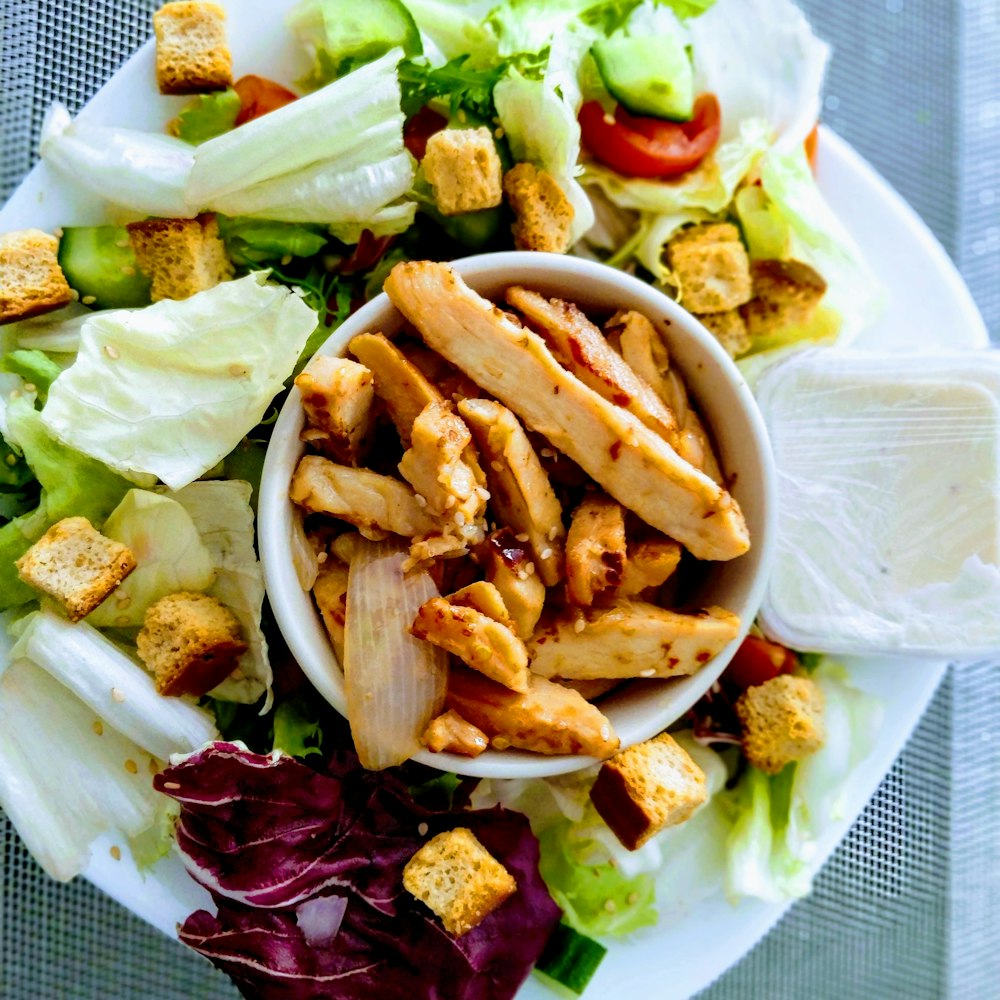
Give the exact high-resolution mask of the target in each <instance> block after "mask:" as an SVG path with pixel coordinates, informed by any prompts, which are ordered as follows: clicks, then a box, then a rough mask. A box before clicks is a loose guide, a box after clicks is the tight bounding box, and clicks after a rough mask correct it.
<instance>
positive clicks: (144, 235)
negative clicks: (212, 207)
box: [125, 214, 235, 302]
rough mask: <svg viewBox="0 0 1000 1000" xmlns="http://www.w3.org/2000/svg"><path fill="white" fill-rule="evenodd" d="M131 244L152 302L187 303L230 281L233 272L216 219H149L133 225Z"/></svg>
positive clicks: (129, 232) (211, 217) (209, 217)
mask: <svg viewBox="0 0 1000 1000" xmlns="http://www.w3.org/2000/svg"><path fill="white" fill-rule="evenodd" d="M125 228H126V229H127V230H128V238H129V243H130V244H131V245H132V250H133V252H134V253H135V258H136V261H137V262H138V264H139V270H140V271H142V272H143V274H145V275H147V276H148V277H149V278H150V280H151V282H152V286H151V288H150V298H152V300H153V301H154V302H159V301H160V300H161V299H187V298H190V297H191V296H192V295H194V294H195V293H197V292H203V291H205V289H206V288H214V287H215V286H216V285H217V284H219V282H221V281H228V280H229V279H230V278H232V276H233V274H234V273H235V272H234V269H233V264H232V261H231V260H230V259H229V257H228V256H227V255H226V245H225V243H223V242H222V238H221V237H220V236H219V224H218V223H217V222H216V220H215V216H214V215H210V214H203V215H199V216H198V217H197V218H195V219H147V220H146V221H145V222H130V223H128V225H127V226H126V227H125Z"/></svg>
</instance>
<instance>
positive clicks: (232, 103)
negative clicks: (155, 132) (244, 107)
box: [173, 87, 240, 145]
mask: <svg viewBox="0 0 1000 1000" xmlns="http://www.w3.org/2000/svg"><path fill="white" fill-rule="evenodd" d="M239 113H240V95H239V94H237V93H236V91H235V90H233V88H232V87H229V88H228V89H227V90H220V91H219V92H218V93H216V94H199V95H198V96H197V97H196V98H195V99H194V101H193V103H191V104H189V105H188V106H187V107H186V108H184V109H183V110H182V111H181V112H180V114H179V115H178V116H177V118H176V120H175V121H174V123H173V132H174V135H176V136H177V138H178V139H183V140H184V142H189V143H191V144H192V145H197V144H198V143H200V142H206V141H207V140H209V139H214V138H215V137H216V136H217V135H222V134H223V133H224V132H229V131H231V130H232V129H233V128H235V126H236V116H237V115H238V114H239Z"/></svg>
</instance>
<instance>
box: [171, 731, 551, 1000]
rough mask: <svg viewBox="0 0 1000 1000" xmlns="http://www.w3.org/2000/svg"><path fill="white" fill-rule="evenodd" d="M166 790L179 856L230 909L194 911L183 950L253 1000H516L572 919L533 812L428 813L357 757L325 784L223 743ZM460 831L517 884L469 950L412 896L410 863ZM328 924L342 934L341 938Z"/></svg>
mask: <svg viewBox="0 0 1000 1000" xmlns="http://www.w3.org/2000/svg"><path fill="white" fill-rule="evenodd" d="M156 785H157V787H158V788H159V789H160V790H161V791H164V792H165V793H166V794H168V795H171V796H173V797H174V798H176V799H177V800H178V802H180V804H181V807H182V808H181V819H180V823H179V827H178V845H179V847H180V849H181V852H182V855H183V857H184V859H185V863H186V865H187V867H188V870H189V871H190V872H191V873H192V875H193V876H194V877H195V878H196V879H197V880H198V881H200V882H201V883H202V884H203V885H205V886H206V887H207V888H208V889H209V891H210V892H211V893H212V895H213V897H214V899H215V901H216V904H217V906H218V914H217V915H216V916H212V915H211V914H209V913H208V912H206V911H199V912H197V913H195V914H192V915H191V916H190V917H189V918H188V919H187V921H185V923H184V925H183V927H182V928H181V929H180V937H181V940H182V941H184V942H185V943H187V944H189V945H190V946H191V947H193V948H194V949H195V950H197V951H199V952H200V953H201V954H203V955H205V956H206V957H207V958H209V959H210V960H211V961H212V962H214V963H215V964H216V965H218V966H219V967H220V968H222V969H223V970H224V971H225V972H226V973H228V974H229V975H230V976H231V978H232V979H233V980H234V982H236V984H237V985H238V986H239V988H240V989H241V991H242V992H243V993H244V995H245V996H247V997H251V998H260V1000H272V998H273V1000H319V998H331V1000H333V998H336V1000H370V998H373V997H378V998H379V1000H397V998H398V1000H421V998H427V1000H506V998H509V997H512V996H513V995H514V994H515V993H516V992H517V989H518V987H519V986H520V984H521V983H522V982H523V981H524V979H525V977H526V976H527V975H528V973H529V971H530V969H531V967H532V966H533V965H534V963H535V961H536V960H537V959H538V957H539V955H540V954H541V952H542V950H543V948H544V947H545V944H546V942H547V941H548V938H549V935H550V934H551V932H552V930H553V928H554V927H555V926H556V924H557V923H558V921H559V916H560V911H559V908H558V907H557V906H556V904H555V903H554V902H553V901H552V899H551V897H550V896H549V893H548V891H547V889H546V888H545V884H544V882H542V880H541V877H540V875H539V873H538V841H537V840H536V839H535V837H534V835H533V834H532V833H531V829H530V826H529V825H528V821H527V820H526V819H525V817H524V816H522V815H520V814H519V813H514V812H509V811H507V810H504V809H500V808H496V809H491V810H478V811H456V812H431V811H429V810H427V809H424V808H422V807H420V806H419V805H417V804H416V803H414V802H413V800H412V799H411V798H410V796H409V793H408V792H407V789H406V786H405V785H404V784H403V783H402V782H400V781H399V780H398V779H397V778H396V777H395V776H394V775H393V774H391V773H386V772H382V773H379V774H373V773H371V772H369V771H365V770H364V769H363V768H362V767H361V766H360V765H359V764H358V762H357V758H356V757H355V756H354V755H353V754H352V753H346V752H345V753H339V754H336V755H334V756H333V757H332V758H331V759H330V761H329V762H328V765H327V767H326V768H325V769H324V771H323V772H322V773H321V772H316V771H313V770H312V769H310V768H309V767H307V766H305V765H304V764H301V763H299V762H298V761H296V760H294V759H292V758H289V757H285V756H278V755H270V756H267V757H263V756H260V755H257V754H253V753H249V752H248V751H245V750H243V749H242V748H239V747H236V746H234V745H232V744H214V745H213V746H210V747H208V748H206V749H204V750H201V751H198V752H197V753H195V754H192V755H190V756H189V757H187V758H186V759H185V760H184V761H182V762H181V763H180V764H177V765H175V766H174V767H171V768H168V769H167V770H166V771H164V772H163V773H162V774H161V775H159V776H157V779H156ZM456 826H465V827H468V828H469V829H471V830H472V831H473V832H474V833H475V835H476V836H477V837H478V838H479V840H480V841H481V842H482V843H483V845H484V847H486V849H487V850H488V851H489V852H490V853H491V854H492V855H493V856H494V857H496V858H497V859H498V860H499V861H500V862H502V863H503V864H504V865H505V866H506V867H507V869H508V870H509V871H510V872H511V874H512V875H513V876H514V878H515V879H516V880H517V885H518V891H517V892H516V893H515V894H514V895H513V896H511V897H510V899H508V900H507V901H506V902H505V903H504V904H503V905H502V906H500V907H498V908H497V909H496V910H495V911H494V912H493V913H491V914H490V915H489V916H488V917H486V919H485V920H483V921H482V923H480V925H479V926H478V927H476V928H474V929H473V930H471V931H469V932H468V933H467V934H465V935H462V936H461V937H459V938H453V937H452V936H451V935H449V934H447V933H446V932H445V930H444V929H443V927H442V926H441V924H440V922H439V920H438V919H437V917H435V916H434V915H433V914H432V913H431V911H430V910H428V909H427V908H426V907H425V906H424V905H423V904H422V903H420V902H418V901H417V900H415V899H414V898H413V897H412V896H410V895H409V893H407V892H405V890H403V888H402V872H403V867H404V866H405V864H406V862H407V861H408V860H409V859H410V857H412V855H413V854H414V853H415V852H416V851H417V850H418V849H419V847H420V846H421V845H422V844H423V843H425V842H426V840H427V839H428V838H429V837H432V836H434V835H435V834H436V833H439V832H441V831H443V830H448V829H452V828H453V827H456ZM325 897H344V898H345V899H346V904H344V903H342V902H341V901H340V900H338V899H329V902H328V903H327V901H326V899H325ZM303 918H306V919H303ZM324 919H328V920H330V921H332V922H333V923H332V929H331V930H330V932H329V933H328V934H324V932H323V920H324ZM310 942H312V943H310Z"/></svg>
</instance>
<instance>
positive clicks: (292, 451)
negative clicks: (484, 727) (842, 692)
mask: <svg viewBox="0 0 1000 1000" xmlns="http://www.w3.org/2000/svg"><path fill="white" fill-rule="evenodd" d="M453 266H454V268H455V270H456V271H458V272H459V273H460V274H461V275H462V277H463V278H464V279H465V281H466V282H467V283H468V284H469V285H470V286H471V287H472V288H474V289H476V291H478V292H480V293H481V294H483V295H485V296H487V297H491V298H499V297H502V294H503V292H504V290H505V289H506V288H507V287H508V286H510V285H515V284H520V285H525V286H526V287H528V288H532V289H536V290H537V291H539V292H542V293H544V294H545V295H548V296H557V297H560V298H565V299H569V300H570V301H573V302H576V303H577V304H578V305H580V306H581V307H582V308H583V309H585V310H591V309H593V310H597V311H601V312H610V311H613V310H615V309H623V308H625V309H636V310H638V311H639V312H642V313H644V314H645V315H646V316H648V317H649V318H650V319H651V320H652V321H653V322H654V323H655V324H656V326H657V327H658V328H659V329H660V330H661V331H662V332H663V334H664V336H665V338H666V341H667V343H668V345H669V348H670V357H671V360H672V363H673V364H675V365H676V367H677V368H678V369H679V370H680V371H681V373H682V374H683V376H684V380H685V382H686V383H687V385H688V388H689V389H690V392H691V395H692V397H693V399H694V400H695V401H696V403H697V406H698V408H699V411H700V412H701V414H702V416H703V418H704V419H705V421H706V423H707V425H708V427H709V428H710V430H711V433H712V436H713V438H714V440H715V444H716V448H717V453H718V456H719V462H720V464H721V466H722V470H723V473H724V474H725V475H726V476H727V477H728V478H729V481H730V482H731V483H732V493H733V495H734V496H735V497H736V499H737V500H738V501H739V504H740V506H741V507H742V509H743V514H744V516H745V517H746V521H747V526H748V528H749V531H750V540H751V548H750V551H749V552H748V553H747V554H746V555H744V556H741V557H740V558H738V559H734V560H732V561H730V562H720V563H711V564H709V566H710V569H709V571H708V572H707V573H706V574H705V578H704V580H703V581H702V583H701V584H700V586H699V589H698V591H697V593H695V594H693V595H690V600H689V601H688V603H690V604H692V605H695V606H697V605H699V604H700V605H707V604H718V605H721V606H722V607H725V608H728V609H729V610H731V611H733V612H735V613H736V614H738V615H739V616H740V619H741V621H742V627H741V630H740V634H739V635H738V636H737V638H735V639H734V640H733V641H732V642H731V643H729V645H728V646H726V647H725V649H723V650H722V651H721V652H720V653H719V654H718V655H717V656H716V657H715V658H714V659H712V660H710V661H709V662H708V663H707V664H706V665H705V666H704V667H703V668H702V669H701V670H699V671H698V673H696V674H694V675H693V676H691V677H683V678H678V679H676V680H642V681H633V682H631V683H630V684H627V685H626V686H625V687H624V688H623V689H622V690H620V691H618V692H616V693H613V694H611V695H609V696H608V697H607V698H605V699H603V700H602V701H601V703H600V707H601V709H602V711H604V712H605V714H606V715H607V716H608V718H609V719H610V720H611V722H612V724H613V725H614V727H615V730H616V731H617V733H618V735H619V737H620V738H621V741H622V747H623V748H624V747H626V746H630V745H631V744H633V743H639V742H641V741H642V740H646V739H649V738H650V737H652V736H655V735H656V734H657V733H659V732H661V731H662V730H663V729H665V728H666V727H667V726H669V725H670V724H671V723H673V722H676V721H677V720H678V719H679V718H681V716H683V715H684V713H685V712H687V711H688V709H690V708H691V706H692V705H694V704H695V702H696V701H698V699H699V698H700V697H701V696H702V695H703V694H704V693H705V692H706V691H707V690H708V688H710V687H711V686H712V684H713V683H714V682H715V680H716V679H717V678H718V677H719V675H720V674H721V673H722V671H723V670H724V669H725V667H726V665H727V664H728V663H729V661H730V659H732V656H733V654H734V653H735V652H736V649H737V648H738V647H739V644H740V642H742V640H743V637H744V635H745V634H746V630H747V629H748V628H749V627H750V624H751V623H752V622H753V619H754V616H755V615H756V614H757V609H758V607H759V606H760V603H761V600H762V598H763V594H764V588H765V584H766V575H767V571H768V567H769V565H770V562H771V556H772V550H773V548H774V544H773V543H774V535H775V510H776V503H775V493H774V490H775V487H774V469H773V464H772V458H771V448H770V444H769V442H768V438H767V431H766V429H765V427H764V422H763V420H762V419H761V415H760V413H759V411H758V409H757V404H756V402H755V401H754V398H753V395H752V393H751V391H750V388H749V387H748V386H747V384H746V382H745V381H744V380H743V377H742V376H741V375H740V373H739V370H738V369H737V368H736V366H735V365H734V364H733V362H732V361H731V360H730V358H729V357H728V355H727V354H726V353H725V351H724V350H723V349H722V348H721V347H720V346H719V343H718V341H717V340H716V339H715V338H714V337H713V336H712V335H711V334H710V333H709V332H708V331H707V330H706V329H705V328H704V327H703V326H702V325H701V324H700V323H699V322H698V321H697V320H695V319H694V317H692V316H691V315H690V314H689V313H687V312H685V310H684V309H682V308H681V307H680V306H679V305H677V303H675V302H673V301H671V300H670V299H669V298H667V297H666V296H665V295H663V294H662V293H661V292H658V291H657V290H656V289H654V288H653V287H652V286H650V285H647V284H646V283H645V282H642V281H640V280H639V279H637V278H633V277H631V276H629V275H626V274H623V273H622V272H621V271H616V270H615V269H613V268H610V267H607V266H605V265H604V264H599V263H594V262H593V261H587V260H581V259H579V258H576V257H564V256H560V255H558V254H544V253H518V252H514V253H496V254H483V255H481V256H478V257H467V258H465V259H463V260H459V261H456V262H455V263H454V264H453ZM402 325H403V318H402V316H401V315H400V313H399V312H398V311H397V310H396V309H395V307H394V306H393V305H392V303H391V302H390V301H389V298H388V296H387V295H385V294H384V293H383V294H381V295H379V296H377V297H376V298H374V299H372V301H371V302H369V303H368V304H367V305H365V306H364V307H362V308H361V309H359V310H358V311H357V312H356V313H355V314H354V315H353V316H351V317H350V318H349V319H347V320H346V321H345V322H344V323H343V324H342V325H341V326H340V327H339V328H338V329H337V330H336V331H335V332H334V333H333V334H332V335H331V336H330V338H329V340H327V341H326V343H325V344H324V345H323V346H322V347H321V348H320V349H319V352H318V353H319V354H332V355H340V354H343V353H344V352H345V351H346V348H347V344H348V343H349V342H350V341H351V340H352V339H353V338H354V337H355V336H357V335H358V334H360V333H364V332H366V331H368V330H379V331H381V332H383V333H385V334H386V335H388V336H391V335H392V334H393V333H395V332H396V331H397V330H398V329H399V328H400V327H401V326H402ZM302 424H303V413H302V404H301V400H300V397H299V392H298V389H295V388H293V389H292V391H291V393H290V394H289V396H288V399H287V401H286V402H285V405H284V407H283V408H282V410H281V413H280V414H279V416H278V420H277V423H276V424H275V426H274V431H273V433H272V435H271V443H270V445H269V447H268V450H267V459H266V461H265V462H264V472H263V477H262V481H261V487H260V504H259V512H258V539H259V545H260V556H261V561H262V563H263V565H264V575H265V580H266V583H267V593H268V597H269V599H270V602H271V608H272V610H273V611H274V615H275V618H276V620H277V623H278V627H279V628H280V629H281V632H282V634H283V635H284V637H285V640H286V641H287V643H288V646H289V648H290V649H291V651H292V653H293V655H294V656H295V658H296V659H297V660H298V662H299V664H300V665H301V667H302V669H303V671H305V674H306V676H307V677H308V678H309V679H310V681H312V683H313V684H314V685H315V687H316V689H317V690H318V691H319V692H320V694H321V695H322V696H323V697H324V698H326V699H327V701H329V702H330V704H331V705H333V707H334V708H336V709H337V711H338V712H340V713H341V714H342V715H343V714H345V713H346V699H345V694H344V679H343V674H342V673H341V669H340V666H339V664H338V663H337V660H336V658H335V657H334V654H333V651H332V649H331V648H330V644H329V641H328V640H327V635H326V631H325V629H324V627H323V622H322V619H321V618H320V616H319V613H318V612H317V610H316V608H315V606H314V604H313V601H312V596H311V595H310V594H309V593H308V592H307V591H304V590H303V589H302V587H301V585H300V583H299V580H298V577H297V575H296V572H295V568H294V565H293V562H292V557H291V553H292V551H293V548H292V537H293V532H294V530H295V525H296V518H300V517H301V514H300V512H299V511H298V509H297V508H296V507H295V505H294V504H293V503H292V502H291V501H290V500H289V498H288V484H289V482H290V480H291V477H292V473H293V471H294V469H295V466H296V464H297V463H298V460H299V458H300V457H301V456H302V454H303V446H302V443H301V442H300V441H299V432H300V431H301V429H302ZM414 759H415V760H418V761H420V762H421V763H423V764H429V765H431V766H432V767H437V768H441V769H442V770H447V771H455V772H458V773H459V774H468V775H476V776H481V777H489V778H533V777H541V776H544V775H552V774H563V773H566V772H568V771H574V770H577V769H579V768H581V767H586V766H587V765H588V764H592V763H594V759H593V758H591V757H585V756H582V755H577V754H573V755H568V754H567V755H560V756H543V755H541V754H536V753H529V752H527V751H524V750H514V749H511V750H503V751H500V750H493V749H490V750H487V751H486V752H485V753H483V754H481V755H480V756H479V757H476V758H474V759H470V758H468V757H462V756H459V755H457V754H447V753H437V754H436V753H431V752H430V751H427V750H424V751H421V752H420V753H418V754H417V755H416V756H415V757H414Z"/></svg>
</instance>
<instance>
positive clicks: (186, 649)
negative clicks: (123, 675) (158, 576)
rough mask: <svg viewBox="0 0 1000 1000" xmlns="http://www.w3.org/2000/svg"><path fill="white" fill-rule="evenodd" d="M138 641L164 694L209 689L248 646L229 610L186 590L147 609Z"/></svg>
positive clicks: (234, 667) (167, 597)
mask: <svg viewBox="0 0 1000 1000" xmlns="http://www.w3.org/2000/svg"><path fill="white" fill-rule="evenodd" d="M136 646H137V647H138V650H139V659H141V660H142V662H143V663H145V664H146V667H147V668H148V669H149V670H150V671H151V672H152V673H153V676H154V679H155V681H156V690H157V691H159V692H160V694H163V695H182V694H190V695H196V696H200V695H203V694H207V693H208V692H209V691H211V690H212V688H214V687H216V686H217V685H219V684H221V683H222V682H223V681H224V680H225V679H226V678H227V677H228V676H229V675H230V674H231V673H232V672H233V670H235V669H236V664H237V661H238V660H239V658H240V657H241V656H242V655H243V654H244V653H245V652H246V651H247V644H246V642H244V641H243V637H242V635H241V633H240V623H239V621H238V620H237V618H236V616H235V615H234V614H233V613H232V611H230V610H229V608H227V607H226V606H225V605H224V604H222V603H221V602H220V601H217V600H216V599H215V598H214V597H210V596H209V595H208V594H199V593H194V592H190V591H180V592H178V593H176V594H168V595H167V596H166V597H161V598H160V600H158V601H157V602H156V603H155V604H153V605H151V606H150V607H149V608H148V609H147V611H146V617H145V619H144V620H143V624H142V629H141V630H140V632H139V635H138V637H137V638H136Z"/></svg>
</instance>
